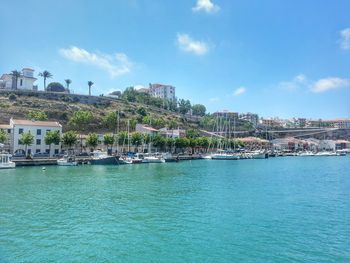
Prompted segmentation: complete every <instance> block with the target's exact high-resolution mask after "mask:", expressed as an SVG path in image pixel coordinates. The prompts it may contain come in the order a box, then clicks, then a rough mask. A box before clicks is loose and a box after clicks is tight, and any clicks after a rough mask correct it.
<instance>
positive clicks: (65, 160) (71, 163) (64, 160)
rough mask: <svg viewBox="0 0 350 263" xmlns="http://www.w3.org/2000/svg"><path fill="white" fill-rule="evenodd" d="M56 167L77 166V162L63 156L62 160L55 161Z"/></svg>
mask: <svg viewBox="0 0 350 263" xmlns="http://www.w3.org/2000/svg"><path fill="white" fill-rule="evenodd" d="M57 165H59V166H76V165H78V162H77V161H75V157H74V156H67V155H65V156H63V158H61V159H59V160H57Z"/></svg>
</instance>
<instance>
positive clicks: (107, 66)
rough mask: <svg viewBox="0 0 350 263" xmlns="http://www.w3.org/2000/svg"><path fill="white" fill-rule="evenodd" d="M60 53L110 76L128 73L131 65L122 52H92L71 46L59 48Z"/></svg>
mask: <svg viewBox="0 0 350 263" xmlns="http://www.w3.org/2000/svg"><path fill="white" fill-rule="evenodd" d="M60 54H61V55H62V56H63V57H64V58H66V59H69V60H71V61H74V62H78V63H84V64H88V65H93V66H96V67H98V68H100V69H102V70H104V71H106V72H107V73H108V74H109V75H110V76H111V77H112V78H114V77H118V76H121V75H125V74H127V73H129V72H130V70H131V67H132V63H131V62H130V60H129V58H128V57H127V56H126V55H125V54H123V53H116V54H113V55H108V54H102V53H92V52H89V51H87V50H85V49H82V48H78V47H75V46H72V47H70V48H62V49H60Z"/></svg>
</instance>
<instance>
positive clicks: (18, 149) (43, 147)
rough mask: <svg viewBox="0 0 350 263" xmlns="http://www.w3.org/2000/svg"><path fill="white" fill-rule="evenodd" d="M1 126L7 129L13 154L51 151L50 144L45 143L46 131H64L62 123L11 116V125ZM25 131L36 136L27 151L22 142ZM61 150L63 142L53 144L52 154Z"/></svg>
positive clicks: (10, 150)
mask: <svg viewBox="0 0 350 263" xmlns="http://www.w3.org/2000/svg"><path fill="white" fill-rule="evenodd" d="M0 127H3V128H5V129H7V132H8V134H9V142H8V146H9V152H10V153H11V154H16V153H22V154H28V155H30V154H35V153H49V150H50V146H49V145H47V144H45V135H46V133H47V132H48V131H55V130H58V131H59V132H60V134H61V133H62V125H61V124H59V123H58V122H54V121H34V120H15V119H12V118H11V119H10V124H9V125H1V126H0ZM24 132H30V133H31V134H32V135H33V136H34V142H33V144H32V145H29V146H28V147H27V152H26V153H25V146H24V145H22V144H21V143H20V139H21V134H22V133H24ZM60 150H61V143H59V144H56V145H54V144H53V145H51V154H58V153H59V152H60Z"/></svg>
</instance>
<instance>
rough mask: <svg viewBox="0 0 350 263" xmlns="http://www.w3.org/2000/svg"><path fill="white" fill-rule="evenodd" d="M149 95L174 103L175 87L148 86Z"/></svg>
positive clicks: (162, 85)
mask: <svg viewBox="0 0 350 263" xmlns="http://www.w3.org/2000/svg"><path fill="white" fill-rule="evenodd" d="M149 94H150V95H151V96H152V97H156V98H161V99H164V100H169V101H176V96H175V87H174V86H171V85H164V84H149Z"/></svg>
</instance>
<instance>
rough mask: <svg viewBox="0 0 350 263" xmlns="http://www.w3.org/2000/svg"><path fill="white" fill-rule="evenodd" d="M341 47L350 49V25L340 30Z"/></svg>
mask: <svg viewBox="0 0 350 263" xmlns="http://www.w3.org/2000/svg"><path fill="white" fill-rule="evenodd" d="M340 47H341V48H342V49H344V50H350V27H348V28H345V29H343V30H342V31H340Z"/></svg>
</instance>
